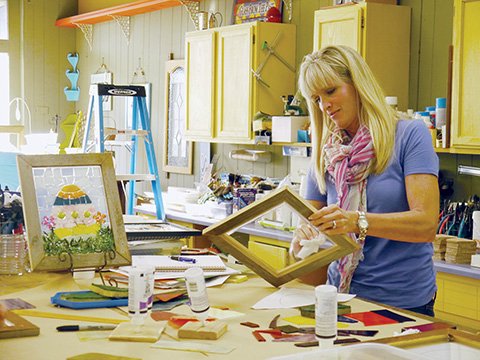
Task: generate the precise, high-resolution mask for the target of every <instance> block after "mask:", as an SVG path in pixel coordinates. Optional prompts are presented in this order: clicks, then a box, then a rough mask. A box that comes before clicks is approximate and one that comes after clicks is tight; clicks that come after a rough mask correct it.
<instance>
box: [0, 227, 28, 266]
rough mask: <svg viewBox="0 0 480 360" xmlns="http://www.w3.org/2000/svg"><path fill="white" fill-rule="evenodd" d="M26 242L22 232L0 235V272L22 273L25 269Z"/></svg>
mask: <svg viewBox="0 0 480 360" xmlns="http://www.w3.org/2000/svg"><path fill="white" fill-rule="evenodd" d="M26 261H27V244H26V241H25V237H24V235H23V234H17V235H6V234H3V235H0V274H1V275H22V274H23V273H24V272H25V271H26V266H25V265H26Z"/></svg>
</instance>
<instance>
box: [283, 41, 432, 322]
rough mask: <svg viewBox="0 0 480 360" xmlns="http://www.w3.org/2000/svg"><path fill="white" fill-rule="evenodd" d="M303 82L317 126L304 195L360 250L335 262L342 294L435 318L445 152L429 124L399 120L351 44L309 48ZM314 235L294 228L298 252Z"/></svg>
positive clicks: (333, 275)
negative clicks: (440, 156) (436, 243)
mask: <svg viewBox="0 0 480 360" xmlns="http://www.w3.org/2000/svg"><path fill="white" fill-rule="evenodd" d="M299 86H300V90H301V92H302V94H303V96H304V97H305V99H306V100H307V104H308V109H309V113H310V120H311V124H312V142H313V143H312V145H313V152H312V163H313V166H312V168H311V169H310V170H309V174H308V176H307V186H306V199H307V200H309V201H310V202H311V203H312V204H313V205H314V206H315V207H316V208H317V209H318V211H317V212H315V213H314V214H313V215H312V216H311V217H310V218H309V221H310V222H311V224H312V225H313V226H315V227H316V228H318V230H320V231H321V232H323V233H324V234H326V235H333V234H344V233H348V234H349V235H350V236H351V237H352V238H353V239H355V241H357V243H358V244H359V245H360V248H361V249H360V250H358V251H356V252H355V253H353V254H351V255H349V256H346V257H344V258H342V259H339V260H338V261H336V262H334V263H332V264H331V265H330V266H329V269H328V282H329V283H330V284H333V285H335V286H337V288H338V289H339V291H340V292H350V293H354V294H357V295H359V296H361V297H363V298H366V299H371V300H374V301H378V302H382V303H385V304H389V305H392V306H396V307H400V308H404V309H410V310H413V311H416V312H419V313H424V314H427V315H432V316H433V305H434V298H435V294H436V285H435V271H434V267H433V261H432V254H433V248H432V244H431V242H432V241H433V240H434V238H435V232H436V225H437V218H438V211H439V191H438V182H437V174H438V157H437V156H436V154H435V152H434V150H433V147H432V143H431V137H430V134H429V132H428V130H427V128H426V127H425V125H424V124H423V123H422V122H420V121H416V120H402V119H398V116H397V113H396V112H395V111H394V110H393V109H392V108H390V107H389V106H388V105H387V104H386V102H385V100H384V99H385V96H384V93H383V91H382V89H381V88H380V86H379V85H378V83H377V81H376V80H375V78H374V76H373V74H372V72H371V70H370V69H369V67H368V65H367V64H366V63H365V61H364V60H363V58H362V57H361V56H360V55H359V54H358V53H357V52H356V51H354V50H353V49H351V48H349V47H346V46H329V47H326V48H323V49H321V50H320V51H317V52H314V53H312V54H310V55H307V56H306V57H305V59H304V61H303V63H302V65H301V68H300V78H299ZM312 237H313V234H312V231H311V229H309V227H308V226H301V227H299V228H298V229H297V231H296V234H295V237H294V241H293V242H292V246H291V251H292V253H293V254H294V255H298V254H299V251H300V250H302V247H303V246H302V245H305V244H306V242H305V241H301V240H308V239H311V238H312Z"/></svg>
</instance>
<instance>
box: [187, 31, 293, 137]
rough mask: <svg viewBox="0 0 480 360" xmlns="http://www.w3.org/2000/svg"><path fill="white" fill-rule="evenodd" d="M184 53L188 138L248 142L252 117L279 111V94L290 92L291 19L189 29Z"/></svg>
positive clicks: (280, 112)
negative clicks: (205, 28)
mask: <svg viewBox="0 0 480 360" xmlns="http://www.w3.org/2000/svg"><path fill="white" fill-rule="evenodd" d="M269 48H270V49H273V53H272V51H271V50H269ZM185 58H186V69H187V79H186V82H187V84H186V131H185V136H186V138H187V139H188V140H193V141H195V140H199V141H210V142H219V143H220V142H223V143H237V144H242V143H244V144H246V143H253V140H254V139H253V131H252V120H253V116H254V115H255V114H256V113H257V112H259V111H261V112H264V113H267V114H270V115H282V114H283V102H282V99H281V96H282V95H289V94H294V93H295V88H296V87H295V72H294V71H292V70H294V69H295V26H294V25H291V24H278V23H266V22H252V23H246V24H239V25H232V26H225V27H219V28H215V29H209V30H202V31H194V32H189V33H187V34H186V51H185ZM282 60H283V61H284V62H285V63H286V64H285V63H283V62H282ZM289 67H291V68H292V69H290V68H289ZM255 72H256V73H257V74H258V76H255Z"/></svg>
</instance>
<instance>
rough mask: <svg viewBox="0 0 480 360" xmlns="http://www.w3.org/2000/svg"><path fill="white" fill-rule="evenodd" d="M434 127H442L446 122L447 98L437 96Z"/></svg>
mask: <svg viewBox="0 0 480 360" xmlns="http://www.w3.org/2000/svg"><path fill="white" fill-rule="evenodd" d="M435 119H436V123H435V127H436V128H437V129H442V126H443V125H446V124H447V99H446V98H437V101H436V107H435Z"/></svg>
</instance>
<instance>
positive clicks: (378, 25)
mask: <svg viewBox="0 0 480 360" xmlns="http://www.w3.org/2000/svg"><path fill="white" fill-rule="evenodd" d="M328 45H348V46H350V47H352V48H354V49H356V50H357V51H358V52H359V53H360V54H361V55H362V56H363V58H364V59H365V60H366V61H367V63H368V65H369V66H370V68H371V69H372V71H373V73H374V74H375V76H376V78H377V80H378V81H379V82H380V85H381V86H382V88H383V90H384V92H385V95H386V96H397V97H398V107H399V109H401V110H406V109H407V108H408V79H409V62H410V8H409V7H407V6H396V5H386V4H377V3H362V4H351V5H344V6H337V7H328V8H323V9H320V10H317V11H315V20H314V35H313V49H314V50H318V49H320V48H322V47H325V46H328Z"/></svg>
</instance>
